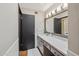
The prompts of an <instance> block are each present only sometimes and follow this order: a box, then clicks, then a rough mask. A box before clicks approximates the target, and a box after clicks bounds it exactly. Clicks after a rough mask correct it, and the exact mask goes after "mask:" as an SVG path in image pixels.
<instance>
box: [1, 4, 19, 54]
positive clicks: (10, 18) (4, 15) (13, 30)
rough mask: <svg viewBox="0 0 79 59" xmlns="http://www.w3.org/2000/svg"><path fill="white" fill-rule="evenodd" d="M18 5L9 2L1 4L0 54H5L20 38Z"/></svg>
mask: <svg viewBox="0 0 79 59" xmlns="http://www.w3.org/2000/svg"><path fill="white" fill-rule="evenodd" d="M17 6H18V5H17V4H9V3H2V4H0V55H4V54H5V53H6V52H7V50H8V49H9V48H10V47H11V45H12V44H13V43H14V42H15V41H16V40H17V39H18V8H17ZM16 46H17V47H18V45H16ZM14 48H15V47H14ZM11 51H13V50H11Z"/></svg>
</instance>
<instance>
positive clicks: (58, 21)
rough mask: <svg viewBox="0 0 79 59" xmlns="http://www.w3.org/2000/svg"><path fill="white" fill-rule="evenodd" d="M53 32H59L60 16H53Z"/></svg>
mask: <svg viewBox="0 0 79 59" xmlns="http://www.w3.org/2000/svg"><path fill="white" fill-rule="evenodd" d="M54 32H55V33H57V34H61V18H54Z"/></svg>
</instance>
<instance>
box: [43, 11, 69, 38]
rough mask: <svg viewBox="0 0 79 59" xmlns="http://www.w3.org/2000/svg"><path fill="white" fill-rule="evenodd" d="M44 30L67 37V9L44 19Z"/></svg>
mask: <svg viewBox="0 0 79 59" xmlns="http://www.w3.org/2000/svg"><path fill="white" fill-rule="evenodd" d="M44 24H45V32H46V33H53V34H56V35H60V36H63V37H68V11H65V12H63V13H61V14H58V15H55V16H54V17H51V18H48V19H45V23H44Z"/></svg>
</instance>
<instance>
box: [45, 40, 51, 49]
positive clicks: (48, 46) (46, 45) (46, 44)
mask: <svg viewBox="0 0 79 59" xmlns="http://www.w3.org/2000/svg"><path fill="white" fill-rule="evenodd" d="M44 46H45V47H46V48H48V49H49V50H50V48H51V47H50V45H49V44H48V43H47V42H45V41H44Z"/></svg>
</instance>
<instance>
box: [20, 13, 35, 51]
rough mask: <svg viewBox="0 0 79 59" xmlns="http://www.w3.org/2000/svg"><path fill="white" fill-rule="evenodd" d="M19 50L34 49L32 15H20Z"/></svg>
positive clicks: (33, 19)
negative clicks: (20, 37)
mask: <svg viewBox="0 0 79 59" xmlns="http://www.w3.org/2000/svg"><path fill="white" fill-rule="evenodd" d="M21 28H22V31H21V35H22V39H21V40H20V41H21V43H20V44H21V45H22V46H21V50H28V49H32V48H34V47H35V17H34V15H27V14H22V20H21Z"/></svg>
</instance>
